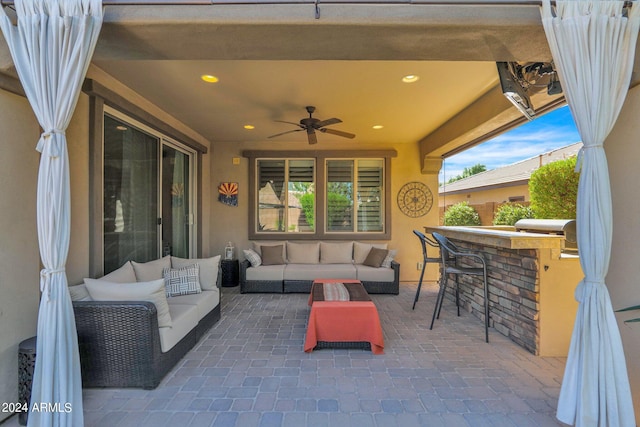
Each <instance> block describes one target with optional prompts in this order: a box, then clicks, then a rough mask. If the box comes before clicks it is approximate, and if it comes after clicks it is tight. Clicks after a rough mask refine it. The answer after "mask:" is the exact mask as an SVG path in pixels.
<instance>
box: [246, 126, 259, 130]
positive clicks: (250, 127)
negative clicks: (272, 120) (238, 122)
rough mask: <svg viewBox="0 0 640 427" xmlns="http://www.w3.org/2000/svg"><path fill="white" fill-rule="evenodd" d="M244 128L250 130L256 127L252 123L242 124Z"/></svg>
mask: <svg viewBox="0 0 640 427" xmlns="http://www.w3.org/2000/svg"><path fill="white" fill-rule="evenodd" d="M243 127H244V128H245V129H246V130H252V129H255V128H256V127H255V126H254V125H244V126H243Z"/></svg>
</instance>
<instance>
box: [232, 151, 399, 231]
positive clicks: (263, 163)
mask: <svg viewBox="0 0 640 427" xmlns="http://www.w3.org/2000/svg"><path fill="white" fill-rule="evenodd" d="M346 153H347V152H345V153H342V152H335V151H334V152H331V151H327V152H322V153H318V152H313V154H315V156H314V157H313V158H311V157H309V154H310V152H304V151H300V152H287V153H286V154H287V156H286V157H285V156H283V154H284V153H282V152H264V151H246V152H244V153H243V154H244V155H245V157H249V158H250V165H251V170H250V173H251V179H250V183H251V184H250V185H251V187H250V193H251V197H252V200H251V203H250V205H251V206H250V208H249V209H250V212H249V216H250V229H249V238H250V239H260V238H263V239H270V238H271V239H274V238H275V239H278V238H286V239H317V238H324V239H350V238H359V239H362V238H364V239H366V238H370V239H385V238H389V237H390V235H391V230H390V222H391V221H390V213H389V208H388V203H387V200H389V197H390V193H389V174H390V158H391V157H393V156H395V151H392V150H389V151H373V152H366V153H365V152H363V153H360V152H348V154H356V155H357V154H360V155H361V156H352V157H348V158H347V157H344V156H343V154H346ZM373 156H375V157H373ZM285 235H286V237H284V236H285Z"/></svg>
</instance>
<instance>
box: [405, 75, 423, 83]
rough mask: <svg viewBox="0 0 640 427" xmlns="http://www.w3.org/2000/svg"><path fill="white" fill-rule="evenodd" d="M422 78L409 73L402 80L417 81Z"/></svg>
mask: <svg viewBox="0 0 640 427" xmlns="http://www.w3.org/2000/svg"><path fill="white" fill-rule="evenodd" d="M418 79H420V76H416V75H415V74H408V75H406V76H404V77H403V78H402V81H403V82H405V83H415V82H417V81H418Z"/></svg>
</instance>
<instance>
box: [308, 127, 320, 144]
mask: <svg viewBox="0 0 640 427" xmlns="http://www.w3.org/2000/svg"><path fill="white" fill-rule="evenodd" d="M307 139H308V140H309V144H317V143H318V138H317V137H316V133H315V131H314V130H313V129H307Z"/></svg>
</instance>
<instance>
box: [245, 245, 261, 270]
mask: <svg viewBox="0 0 640 427" xmlns="http://www.w3.org/2000/svg"><path fill="white" fill-rule="evenodd" d="M242 253H244V257H245V258H246V260H247V261H249V262H250V263H251V267H260V264H262V259H261V258H260V255H258V252H256V251H254V250H253V249H243V250H242Z"/></svg>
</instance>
